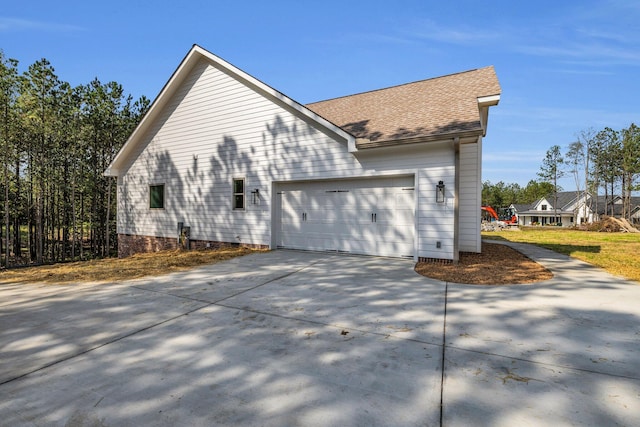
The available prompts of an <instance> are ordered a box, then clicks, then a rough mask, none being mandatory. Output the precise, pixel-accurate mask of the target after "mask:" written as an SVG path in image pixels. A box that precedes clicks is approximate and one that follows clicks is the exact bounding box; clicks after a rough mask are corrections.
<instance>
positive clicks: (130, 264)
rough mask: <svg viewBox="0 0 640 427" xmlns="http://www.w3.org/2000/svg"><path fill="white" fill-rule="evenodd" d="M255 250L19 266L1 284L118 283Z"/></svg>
mask: <svg viewBox="0 0 640 427" xmlns="http://www.w3.org/2000/svg"><path fill="white" fill-rule="evenodd" d="M253 252H256V250H255V249H248V248H241V247H229V248H221V249H216V250H203V251H162V252H154V253H146V254H137V255H133V256H131V257H128V258H106V259H99V260H93V261H80V262H71V263H64V264H54V265H45V266H39V267H29V268H20V269H14V270H6V271H3V272H2V273H0V283H34V282H46V283H73V282H116V281H120V280H128V279H137V278H141V277H146V276H158V275H161V274H167V273H173V272H176V271H184V270H188V269H191V268H194V267H197V266H200V265H205V264H213V263H216V262H220V261H224V260H228V259H231V258H235V257H238V256H243V255H247V254H250V253H253Z"/></svg>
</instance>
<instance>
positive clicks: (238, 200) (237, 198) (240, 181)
mask: <svg viewBox="0 0 640 427" xmlns="http://www.w3.org/2000/svg"><path fill="white" fill-rule="evenodd" d="M233 209H234V210H241V209H244V178H233Z"/></svg>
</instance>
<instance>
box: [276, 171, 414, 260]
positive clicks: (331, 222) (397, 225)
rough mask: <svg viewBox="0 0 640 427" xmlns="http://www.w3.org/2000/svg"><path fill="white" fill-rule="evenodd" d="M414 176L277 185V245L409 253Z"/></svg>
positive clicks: (412, 246) (341, 250) (412, 251)
mask: <svg viewBox="0 0 640 427" xmlns="http://www.w3.org/2000/svg"><path fill="white" fill-rule="evenodd" d="M413 182H414V180H413V177H412V176H411V177H402V178H386V179H370V180H353V181H330V182H327V181H325V182H314V183H291V184H283V185H281V186H280V187H279V191H278V200H279V217H280V220H279V224H278V226H277V233H278V234H277V237H276V239H277V245H278V247H281V248H290V249H307V250H321V251H337V252H348V253H356V254H368V255H381V256H395V257H412V256H413V253H414V234H415V226H414V223H415V219H414V217H415V214H414V212H415V198H414V187H413V185H414V184H413Z"/></svg>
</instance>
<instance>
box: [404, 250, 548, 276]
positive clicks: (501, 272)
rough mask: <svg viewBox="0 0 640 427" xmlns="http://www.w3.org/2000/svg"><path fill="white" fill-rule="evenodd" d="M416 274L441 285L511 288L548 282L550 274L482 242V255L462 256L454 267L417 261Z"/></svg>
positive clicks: (517, 256) (519, 255)
mask: <svg viewBox="0 0 640 427" xmlns="http://www.w3.org/2000/svg"><path fill="white" fill-rule="evenodd" d="M415 270H416V272H417V273H419V274H421V275H423V276H426V277H430V278H432V279H437V280H442V281H443V282H453V283H466V284H471V285H511V284H522V283H535V282H540V281H543V280H549V279H551V278H552V277H553V274H551V272H550V271H549V270H547V269H546V268H544V267H543V266H542V265H540V264H538V263H537V262H535V261H532V260H531V259H530V258H527V257H526V256H524V255H522V254H521V253H520V252H518V251H516V250H515V249H513V248H511V247H509V246H505V245H501V244H495V243H493V244H492V243H483V244H482V253H479V254H476V253H462V254H460V261H459V262H458V264H445V265H443V264H439V263H430V262H419V263H417V264H416V267H415Z"/></svg>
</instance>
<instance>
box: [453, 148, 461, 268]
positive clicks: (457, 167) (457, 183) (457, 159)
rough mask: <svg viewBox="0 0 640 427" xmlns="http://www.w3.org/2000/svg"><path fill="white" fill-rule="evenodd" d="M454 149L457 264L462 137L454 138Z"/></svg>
mask: <svg viewBox="0 0 640 427" xmlns="http://www.w3.org/2000/svg"><path fill="white" fill-rule="evenodd" d="M453 149H454V152H455V160H454V167H455V185H454V197H453V262H454V264H457V263H458V261H460V252H459V250H460V249H459V247H460V244H459V242H458V240H459V238H458V236H459V234H460V208H459V204H460V202H459V195H460V138H459V137H455V138H454V139H453Z"/></svg>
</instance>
